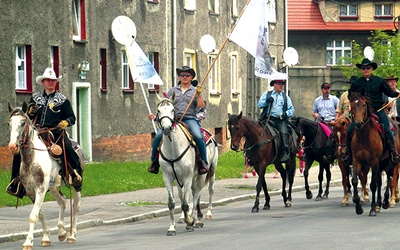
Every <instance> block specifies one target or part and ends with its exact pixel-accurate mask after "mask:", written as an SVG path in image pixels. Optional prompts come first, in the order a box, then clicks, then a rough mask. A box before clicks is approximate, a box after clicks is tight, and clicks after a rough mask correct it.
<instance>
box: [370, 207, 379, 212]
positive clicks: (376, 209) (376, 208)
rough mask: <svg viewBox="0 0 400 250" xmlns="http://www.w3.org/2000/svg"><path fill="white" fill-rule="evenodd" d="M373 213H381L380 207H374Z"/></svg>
mask: <svg viewBox="0 0 400 250" xmlns="http://www.w3.org/2000/svg"><path fill="white" fill-rule="evenodd" d="M371 210H372V209H371ZM375 212H377V213H380V212H381V207H380V206H376V207H375Z"/></svg>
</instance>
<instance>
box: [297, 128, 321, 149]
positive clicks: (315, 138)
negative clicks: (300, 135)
mask: <svg viewBox="0 0 400 250" xmlns="http://www.w3.org/2000/svg"><path fill="white" fill-rule="evenodd" d="M300 126H301V125H300ZM319 126H320V125H319V124H318V123H317V132H316V133H315V137H314V140H313V141H312V142H311V143H310V145H308V146H305V145H303V149H304V150H306V149H308V148H311V147H312V146H313V145H314V143H315V141H316V140H317V134H318V132H319ZM306 140H307V136H306ZM304 144H305V142H304Z"/></svg>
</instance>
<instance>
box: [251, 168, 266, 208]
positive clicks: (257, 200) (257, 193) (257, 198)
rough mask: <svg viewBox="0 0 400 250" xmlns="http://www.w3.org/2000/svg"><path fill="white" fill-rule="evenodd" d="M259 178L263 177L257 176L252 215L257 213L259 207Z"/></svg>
mask: <svg viewBox="0 0 400 250" xmlns="http://www.w3.org/2000/svg"><path fill="white" fill-rule="evenodd" d="M261 178H262V179H264V175H262V176H261V175H260V174H258V180H257V185H256V200H255V202H254V205H253V207H252V209H251V212H252V213H258V211H259V206H260V192H261V182H262V181H261Z"/></svg>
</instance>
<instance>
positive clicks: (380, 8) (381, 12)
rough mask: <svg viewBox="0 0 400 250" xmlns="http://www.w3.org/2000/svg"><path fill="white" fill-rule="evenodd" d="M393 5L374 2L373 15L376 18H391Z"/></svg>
mask: <svg viewBox="0 0 400 250" xmlns="http://www.w3.org/2000/svg"><path fill="white" fill-rule="evenodd" d="M392 8H393V6H392V5H391V4H375V17H377V18H385V17H386V18H392V16H393V11H392Z"/></svg>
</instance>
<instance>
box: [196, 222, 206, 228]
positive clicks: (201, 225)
mask: <svg viewBox="0 0 400 250" xmlns="http://www.w3.org/2000/svg"><path fill="white" fill-rule="evenodd" d="M203 226H204V223H203V222H197V223H196V224H194V227H195V228H203Z"/></svg>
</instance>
